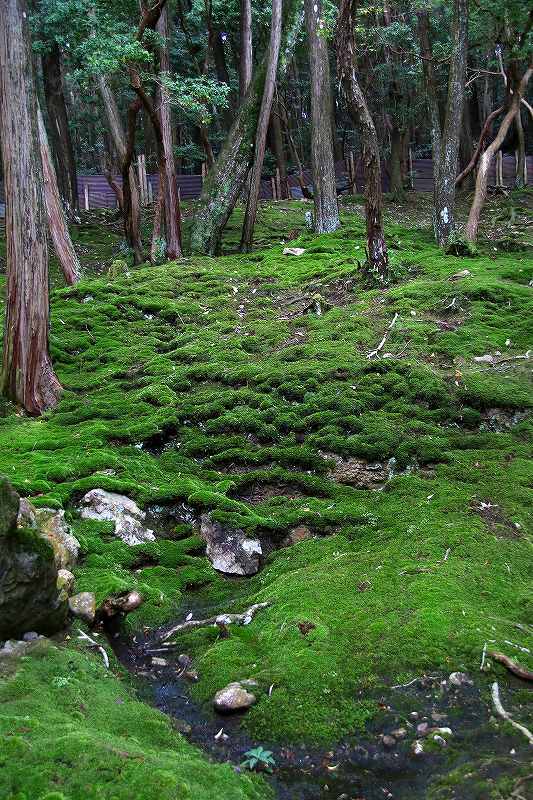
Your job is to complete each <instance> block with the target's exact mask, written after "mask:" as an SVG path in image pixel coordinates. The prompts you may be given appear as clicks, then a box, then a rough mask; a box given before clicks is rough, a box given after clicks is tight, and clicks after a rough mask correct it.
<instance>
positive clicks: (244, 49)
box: [239, 0, 252, 101]
mask: <svg viewBox="0 0 533 800" xmlns="http://www.w3.org/2000/svg"><path fill="white" fill-rule="evenodd" d="M240 33H241V52H240V55H241V62H240V69H239V94H240V97H241V101H242V100H243V99H244V96H245V95H246V92H247V91H248V89H249V86H250V83H251V82H252V0H241V18H240Z"/></svg>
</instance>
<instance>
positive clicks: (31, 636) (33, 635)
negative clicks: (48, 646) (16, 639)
mask: <svg viewBox="0 0 533 800" xmlns="http://www.w3.org/2000/svg"><path fill="white" fill-rule="evenodd" d="M40 638H41V637H40V636H39V634H38V633H37V632H36V631H28V632H27V633H25V634H24V636H23V637H22V641H23V642H34V641H35V640H36V639H40Z"/></svg>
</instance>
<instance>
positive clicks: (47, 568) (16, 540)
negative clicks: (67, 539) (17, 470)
mask: <svg viewBox="0 0 533 800" xmlns="http://www.w3.org/2000/svg"><path fill="white" fill-rule="evenodd" d="M19 509H20V498H19V496H18V495H17V493H16V492H15V491H14V490H13V488H12V487H11V485H10V484H9V483H8V481H7V480H5V479H2V478H0V639H8V638H10V637H11V638H16V637H18V636H21V635H22V634H24V633H25V632H26V631H30V630H31V631H36V632H37V633H43V634H49V633H55V632H56V631H58V630H59V629H60V628H61V627H62V626H63V625H64V622H65V618H66V611H67V608H66V603H65V600H64V597H63V596H62V595H61V593H60V592H59V591H58V588H57V566H56V564H55V559H54V551H53V549H52V547H51V545H50V543H49V541H48V539H47V538H45V537H44V536H43V535H41V532H40V530H39V528H38V527H35V528H33V527H18V524H17V522H18V518H19ZM24 512H25V504H23V513H24ZM22 518H23V519H24V518H25V517H24V516H23V517H22ZM26 519H27V517H26Z"/></svg>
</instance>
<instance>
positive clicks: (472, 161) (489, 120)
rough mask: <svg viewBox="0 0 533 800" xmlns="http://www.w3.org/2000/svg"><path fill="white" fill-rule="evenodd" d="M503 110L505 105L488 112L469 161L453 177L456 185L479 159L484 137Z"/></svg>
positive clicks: (458, 184)
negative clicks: (455, 176)
mask: <svg viewBox="0 0 533 800" xmlns="http://www.w3.org/2000/svg"><path fill="white" fill-rule="evenodd" d="M504 111H505V106H500V107H499V108H496V109H495V110H494V111H493V112H492V113H491V114H489V116H488V117H487V119H486V120H485V124H484V125H483V128H482V129H481V133H480V134H479V141H478V143H477V147H476V149H475V151H474V153H473V155H472V158H471V159H470V161H469V162H468V164H467V165H466V167H465V168H464V170H463V171H462V172H461V173H460V174H459V175H458V176H457V178H456V179H455V185H456V186H460V185H461V183H462V181H463V180H464V179H465V178H466V176H467V175H469V174H470V173H471V172H472V170H473V169H474V167H475V166H476V164H477V162H478V161H479V157H480V155H481V153H482V152H483V147H484V145H485V139H486V138H487V136H488V135H489V134H490V130H491V127H492V123H493V122H494V120H495V119H496V117H498V116H499V115H500V114H502V113H503V112H504Z"/></svg>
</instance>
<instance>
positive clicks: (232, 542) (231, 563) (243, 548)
mask: <svg viewBox="0 0 533 800" xmlns="http://www.w3.org/2000/svg"><path fill="white" fill-rule="evenodd" d="M200 522H201V525H200V536H201V537H202V539H203V540H204V541H205V542H206V544H207V548H206V555H207V557H208V559H209V560H210V562H211V564H212V565H213V567H214V568H215V569H216V570H218V571H219V572H224V573H225V574H226V575H255V573H256V572H258V570H259V565H260V558H261V556H262V554H263V551H262V549H261V542H260V541H259V539H249V538H248V537H247V536H246V534H245V533H244V531H242V530H240V529H239V528H227V527H225V526H224V525H221V524H220V523H219V522H215V521H214V520H212V519H211V518H210V516H209V514H202V517H201V520H200Z"/></svg>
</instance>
